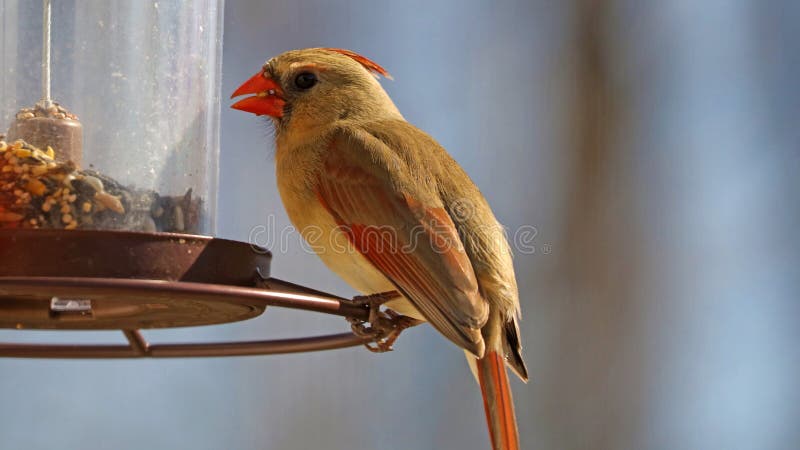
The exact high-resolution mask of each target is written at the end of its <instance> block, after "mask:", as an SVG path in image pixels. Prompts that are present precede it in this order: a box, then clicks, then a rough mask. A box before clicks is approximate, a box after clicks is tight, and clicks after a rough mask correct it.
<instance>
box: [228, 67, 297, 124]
mask: <svg viewBox="0 0 800 450" xmlns="http://www.w3.org/2000/svg"><path fill="white" fill-rule="evenodd" d="M248 94H255V95H253V96H252V97H247V98H245V99H242V100H239V101H238V102H236V103H234V104H232V105H231V108H233V109H238V110H241V111H246V112H249V113H253V114H255V115H257V116H263V115H268V116H270V117H275V118H280V117H282V116H283V107H284V105H286V100H284V99H283V97H282V95H283V92H282V91H281V88H280V86H278V83H276V82H275V80H273V79H272V78H270V77H269V76H268V75H267V74H266V73H264V72H263V71H262V72H258V73H257V74H255V75H253V76H252V77H250V79H249V80H247V81H245V82H244V84H242V85H241V86H239V89H236V91H235V92H234V93H233V95H231V98H234V97H238V96H240V95H248Z"/></svg>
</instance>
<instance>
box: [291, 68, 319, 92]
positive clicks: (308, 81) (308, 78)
mask: <svg viewBox="0 0 800 450" xmlns="http://www.w3.org/2000/svg"><path fill="white" fill-rule="evenodd" d="M315 84H317V76H316V75H314V74H313V73H311V72H303V73H300V74H298V75H297V76H296V77H295V78H294V85H295V86H297V87H298V88H300V89H311V88H312V87H313V86H314V85H315Z"/></svg>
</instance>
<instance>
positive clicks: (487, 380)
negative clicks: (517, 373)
mask: <svg viewBox="0 0 800 450" xmlns="http://www.w3.org/2000/svg"><path fill="white" fill-rule="evenodd" d="M477 372H478V382H479V383H480V385H481V393H482V394H483V407H484V409H485V410H486V421H487V422H488V424H489V437H490V438H491V440H492V449H493V450H519V433H518V432H517V419H516V417H515V415H514V401H513V399H512V398H511V386H510V385H509V383H508V376H507V375H506V366H505V360H504V359H503V356H502V355H501V354H499V353H498V352H496V351H491V350H490V351H487V352H486V354H485V355H484V357H483V358H480V359H478V361H477Z"/></svg>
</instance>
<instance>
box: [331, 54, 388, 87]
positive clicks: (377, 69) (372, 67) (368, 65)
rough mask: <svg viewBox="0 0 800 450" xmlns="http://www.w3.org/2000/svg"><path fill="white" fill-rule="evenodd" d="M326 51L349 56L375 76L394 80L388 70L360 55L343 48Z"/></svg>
mask: <svg viewBox="0 0 800 450" xmlns="http://www.w3.org/2000/svg"><path fill="white" fill-rule="evenodd" d="M325 50H328V51H331V52H336V53H339V54H341V55H344V56H347V57H349V58H352V59H353V60H355V61H356V62H357V63H359V64H361V65H362V66H364V68H365V69H367V70H369V71H370V72H371V73H372V74H373V75H375V76H378V75H382V76H384V77H386V78H388V79H390V80H392V79H393V78H392V76H391V75H389V72H387V71H386V69H384V68H383V67H381V66H380V65H379V64H378V63H376V62H375V61H372V60H371V59H369V58H367V57H365V56H361V55H359V54H358V53H356V52H354V51H350V50H345V49H343V48H326V49H325Z"/></svg>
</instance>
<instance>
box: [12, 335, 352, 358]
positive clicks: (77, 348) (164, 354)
mask: <svg viewBox="0 0 800 450" xmlns="http://www.w3.org/2000/svg"><path fill="white" fill-rule="evenodd" d="M129 331H131V332H132V333H133V334H136V335H138V334H139V333H138V331H135V330H126V331H125V336H126V337H128V336H129V333H128V332H129ZM139 337H141V335H139ZM142 341H143V339H142ZM367 341H368V340H367V339H365V338H362V337H359V336H356V335H354V334H352V333H342V334H332V335H327V336H315V337H306V338H297V339H275V340H268V341H245V342H207V343H190V344H151V345H147V344H145V347H142V348H143V349H144V350H143V351H138V350H137V349H136V348H135V347H136V346H137V345H140V344H139V343H138V342H139V341H138V339H133V340H132V341H131V340H130V338H129V342H131V346H130V347H129V346H127V345H80V344H75V345H69V344H59V345H50V344H13V343H0V357H12V358H68V359H76V358H98V359H99V358H193V357H212V356H255V355H275V354H285V353H299V352H311V351H319V350H333V349H338V348H346V347H355V346H359V345H363V344H364V343H365V342H367ZM134 342H137V343H136V344H134Z"/></svg>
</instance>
